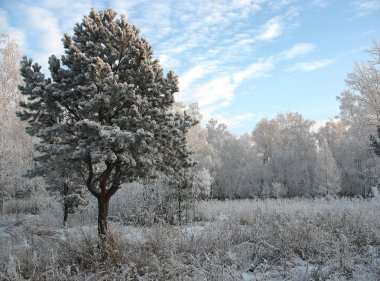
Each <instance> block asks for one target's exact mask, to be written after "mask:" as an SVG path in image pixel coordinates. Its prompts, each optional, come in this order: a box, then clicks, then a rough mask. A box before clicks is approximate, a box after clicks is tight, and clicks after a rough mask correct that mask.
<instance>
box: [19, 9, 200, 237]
mask: <svg viewBox="0 0 380 281" xmlns="http://www.w3.org/2000/svg"><path fill="white" fill-rule="evenodd" d="M62 41H63V45H64V49H65V54H64V55H63V56H62V57H61V59H58V58H57V57H56V56H54V55H53V56H51V57H50V58H49V70H50V75H51V78H50V77H48V78H47V77H45V75H44V74H43V73H42V72H41V67H40V66H39V65H38V64H33V62H32V60H31V59H28V58H26V57H24V58H23V59H22V62H21V74H22V76H23V79H24V84H23V85H21V86H20V91H21V93H22V94H23V95H25V96H27V98H28V101H27V102H23V103H21V106H22V108H23V111H22V112H19V116H20V118H21V119H22V120H25V121H27V122H28V125H29V126H28V128H27V131H28V132H29V133H30V134H31V135H34V136H37V137H39V138H40V139H41V141H40V143H39V144H38V145H37V146H36V150H37V151H38V152H39V153H40V155H39V156H38V157H37V158H36V159H35V160H36V163H37V165H36V168H35V170H39V172H38V174H45V175H46V174H50V173H52V170H51V168H50V167H52V166H54V167H55V168H56V169H60V170H65V168H64V167H65V166H67V165H69V166H70V167H71V171H73V168H74V171H75V174H78V175H80V177H81V178H82V180H83V183H84V184H85V186H86V187H87V189H88V191H89V192H90V193H91V194H92V195H93V196H95V197H96V198H97V200H98V207H99V213H98V225H99V229H98V231H99V234H100V235H104V234H106V232H107V213H108V205H109V200H110V198H111V197H112V196H113V195H114V194H115V192H116V191H117V190H118V189H119V188H120V187H121V185H122V184H123V183H125V182H132V181H136V180H141V179H146V178H152V177H155V176H156V174H157V172H158V171H164V172H165V171H167V170H168V169H170V168H172V167H173V166H171V165H168V163H165V161H164V160H165V159H166V157H167V155H168V153H169V152H170V153H174V154H175V153H176V152H177V151H178V147H179V148H180V150H182V152H178V153H180V154H181V157H182V158H184V159H182V160H181V163H187V162H191V161H190V160H189V154H188V153H186V152H184V150H186V149H185V148H184V145H179V144H180V143H183V142H185V138H183V137H182V136H183V135H184V134H185V133H186V132H187V130H188V129H189V128H190V127H191V126H192V125H193V124H194V120H193V119H192V118H191V117H190V116H188V115H186V114H182V115H181V114H173V113H170V112H169V109H170V107H171V106H172V105H173V102H174V93H175V92H177V91H178V81H177V76H175V75H174V73H173V72H171V71H170V72H169V73H168V74H167V75H164V73H163V70H162V68H161V67H160V63H159V61H158V60H155V59H154V58H153V49H152V47H151V46H150V45H149V43H148V42H147V41H146V40H145V39H143V38H141V37H139V29H138V28H137V27H136V26H133V25H130V24H128V23H127V21H126V19H125V17H124V16H121V17H120V18H116V13H115V12H114V11H113V10H110V9H109V10H106V11H104V12H97V11H96V10H94V9H93V10H91V12H90V14H89V16H85V17H84V18H83V20H82V22H81V23H79V24H76V26H75V28H74V35H73V36H69V35H67V34H65V35H64V37H63V39H62ZM62 157H64V159H63V160H64V161H62ZM58 162H59V163H62V164H59V165H52V163H55V164H56V163H58ZM173 165H178V163H175V164H173ZM186 165H187V164H186ZM186 165H185V166H186ZM188 166H189V165H188ZM66 171H67V169H66Z"/></svg>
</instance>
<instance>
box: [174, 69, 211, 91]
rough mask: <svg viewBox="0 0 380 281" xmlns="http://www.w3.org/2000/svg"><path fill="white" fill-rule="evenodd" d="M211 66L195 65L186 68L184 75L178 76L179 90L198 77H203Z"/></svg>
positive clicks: (187, 86)
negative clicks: (188, 68)
mask: <svg viewBox="0 0 380 281" xmlns="http://www.w3.org/2000/svg"><path fill="white" fill-rule="evenodd" d="M211 68H212V67H211V66H210V67H207V66H205V65H197V66H195V67H193V68H191V69H190V70H188V71H187V72H186V73H185V74H184V75H181V76H180V77H179V88H180V90H181V91H186V90H187V89H188V88H189V86H190V85H191V84H192V83H194V82H195V81H197V80H198V79H200V78H203V77H204V76H205V75H206V74H207V73H210V72H211Z"/></svg>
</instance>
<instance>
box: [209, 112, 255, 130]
mask: <svg viewBox="0 0 380 281" xmlns="http://www.w3.org/2000/svg"><path fill="white" fill-rule="evenodd" d="M256 117H257V116H256V114H254V113H245V114H239V115H235V116H230V115H227V116H224V115H223V114H216V115H215V116H213V118H214V119H216V120H217V121H218V122H219V123H223V124H226V125H227V126H228V127H229V128H239V127H241V126H242V125H243V124H242V123H244V122H247V121H252V120H253V119H255V118H256Z"/></svg>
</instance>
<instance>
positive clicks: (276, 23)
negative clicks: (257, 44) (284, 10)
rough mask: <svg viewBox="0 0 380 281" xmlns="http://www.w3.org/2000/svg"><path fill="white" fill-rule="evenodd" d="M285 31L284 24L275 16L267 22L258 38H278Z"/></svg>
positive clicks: (265, 39) (266, 39) (264, 39)
mask: <svg viewBox="0 0 380 281" xmlns="http://www.w3.org/2000/svg"><path fill="white" fill-rule="evenodd" d="M282 31H283V24H282V22H281V21H280V19H279V18H273V19H271V20H269V21H267V22H266V23H265V25H264V26H263V27H262V31H261V33H260V34H259V35H258V36H257V39H259V40H263V41H268V40H272V39H275V38H277V37H278V36H280V35H281V33H282Z"/></svg>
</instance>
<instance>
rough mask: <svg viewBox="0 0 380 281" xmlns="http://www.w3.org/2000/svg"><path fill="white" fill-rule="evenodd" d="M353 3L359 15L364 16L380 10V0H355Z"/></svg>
mask: <svg viewBox="0 0 380 281" xmlns="http://www.w3.org/2000/svg"><path fill="white" fill-rule="evenodd" d="M351 4H352V5H353V6H354V8H355V9H356V11H357V13H358V16H364V15H366V14H369V13H374V12H377V11H379V10H380V1H379V0H354V1H352V2H351Z"/></svg>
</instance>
